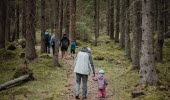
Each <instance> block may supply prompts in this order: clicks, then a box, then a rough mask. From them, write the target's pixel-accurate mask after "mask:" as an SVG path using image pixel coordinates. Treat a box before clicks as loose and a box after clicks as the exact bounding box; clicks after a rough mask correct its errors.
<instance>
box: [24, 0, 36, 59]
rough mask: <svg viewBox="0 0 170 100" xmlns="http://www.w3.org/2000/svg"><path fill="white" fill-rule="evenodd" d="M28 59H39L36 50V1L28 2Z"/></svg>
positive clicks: (30, 0) (28, 0)
mask: <svg viewBox="0 0 170 100" xmlns="http://www.w3.org/2000/svg"><path fill="white" fill-rule="evenodd" d="M26 12H27V16H26V51H25V55H26V58H27V59H29V60H34V59H35V58H36V57H37V54H36V50H35V15H36V1H35V0H26Z"/></svg>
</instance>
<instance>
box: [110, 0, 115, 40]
mask: <svg viewBox="0 0 170 100" xmlns="http://www.w3.org/2000/svg"><path fill="white" fill-rule="evenodd" d="M109 5H110V10H109V32H110V39H114V0H111V1H110V4H109Z"/></svg>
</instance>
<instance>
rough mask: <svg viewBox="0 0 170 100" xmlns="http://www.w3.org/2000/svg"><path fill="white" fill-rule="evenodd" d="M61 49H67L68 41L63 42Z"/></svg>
mask: <svg viewBox="0 0 170 100" xmlns="http://www.w3.org/2000/svg"><path fill="white" fill-rule="evenodd" d="M62 47H64V48H68V41H67V40H64V41H63V42H62Z"/></svg>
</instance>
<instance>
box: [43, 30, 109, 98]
mask: <svg viewBox="0 0 170 100" xmlns="http://www.w3.org/2000/svg"><path fill="white" fill-rule="evenodd" d="M45 39H46V48H47V49H46V50H47V53H50V46H51V47H52V51H53V54H55V35H52V36H51V35H50V33H49V32H48V30H46V32H45ZM59 45H60V48H61V52H62V58H65V56H64V55H65V53H66V52H67V50H68V47H69V46H71V47H70V53H71V57H72V58H74V55H73V54H75V49H76V43H75V41H72V43H71V44H70V40H69V39H68V37H67V36H66V34H64V35H63V37H62V38H61V39H60V41H59ZM91 54H92V50H91V48H89V47H83V48H82V49H81V50H80V51H79V52H78V53H77V55H76V57H75V58H74V72H75V75H76V88H75V99H80V97H79V94H80V85H81V81H82V83H83V85H82V98H83V99H87V88H88V86H87V82H88V76H89V75H90V74H93V76H92V77H93V81H97V83H98V98H99V99H100V100H101V99H105V98H106V86H107V85H108V80H107V78H106V77H105V76H104V74H105V71H104V70H100V71H99V76H97V77H95V68H94V64H93V59H92V55H91Z"/></svg>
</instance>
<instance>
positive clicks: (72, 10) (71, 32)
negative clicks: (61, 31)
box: [69, 0, 76, 41]
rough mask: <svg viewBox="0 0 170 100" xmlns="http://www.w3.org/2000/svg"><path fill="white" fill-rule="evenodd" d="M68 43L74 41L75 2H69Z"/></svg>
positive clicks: (72, 0) (71, 0)
mask: <svg viewBox="0 0 170 100" xmlns="http://www.w3.org/2000/svg"><path fill="white" fill-rule="evenodd" d="M69 33H70V41H76V0H70V31H69Z"/></svg>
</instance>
